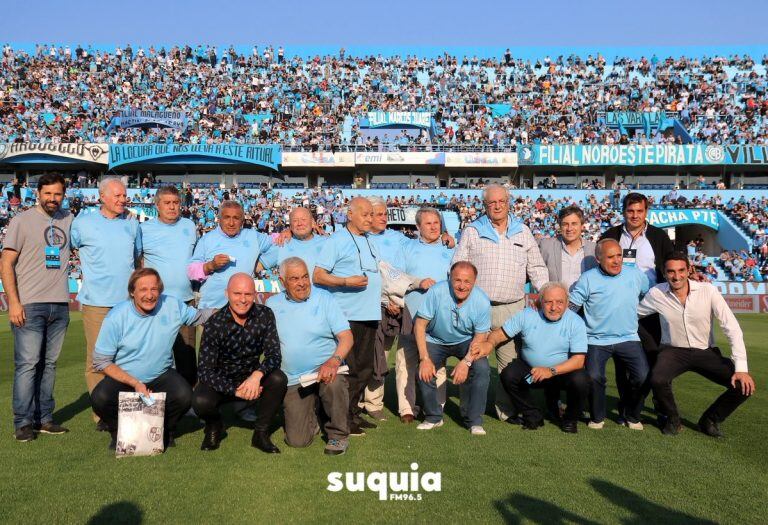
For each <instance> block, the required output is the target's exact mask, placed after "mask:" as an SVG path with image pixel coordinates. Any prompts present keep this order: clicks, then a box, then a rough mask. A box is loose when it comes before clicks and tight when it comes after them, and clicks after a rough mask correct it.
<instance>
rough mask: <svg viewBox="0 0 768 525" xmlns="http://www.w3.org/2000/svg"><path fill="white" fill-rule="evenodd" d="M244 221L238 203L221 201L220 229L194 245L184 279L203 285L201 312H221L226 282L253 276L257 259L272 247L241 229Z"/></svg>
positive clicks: (259, 236) (258, 235) (261, 237)
mask: <svg viewBox="0 0 768 525" xmlns="http://www.w3.org/2000/svg"><path fill="white" fill-rule="evenodd" d="M244 219H245V214H244V212H243V207H242V206H241V205H240V203H238V202H235V201H224V202H223V203H222V204H221V208H219V227H218V228H216V229H215V230H212V231H209V232H208V233H206V234H205V235H203V236H202V237H201V238H200V240H199V241H198V242H197V246H196V247H195V252H194V253H193V255H192V259H191V260H190V262H189V265H188V266H187V276H188V277H189V278H190V279H192V280H199V281H203V285H202V286H201V288H200V304H199V305H198V306H199V307H200V308H223V307H224V305H226V304H227V296H226V289H227V283H228V282H229V278H230V277H231V276H232V275H234V274H236V273H240V272H242V273H246V274H248V275H250V276H253V275H254V271H255V269H256V264H257V262H258V261H259V257H260V256H261V255H262V254H263V253H265V252H266V251H267V250H268V249H269V248H270V246H272V240H271V239H270V238H269V237H268V236H267V235H265V234H263V233H261V232H258V231H256V230H252V229H250V228H246V229H244V228H243V221H244Z"/></svg>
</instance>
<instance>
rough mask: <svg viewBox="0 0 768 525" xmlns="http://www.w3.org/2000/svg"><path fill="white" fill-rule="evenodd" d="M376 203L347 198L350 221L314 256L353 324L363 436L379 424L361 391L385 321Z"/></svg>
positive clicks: (357, 432)
mask: <svg viewBox="0 0 768 525" xmlns="http://www.w3.org/2000/svg"><path fill="white" fill-rule="evenodd" d="M372 223H373V206H372V205H371V203H370V202H368V200H367V199H365V198H364V197H355V198H354V199H352V200H351V201H350V203H349V210H348V212H347V224H346V227H345V228H344V229H342V230H339V231H337V232H336V233H334V234H333V235H331V236H330V238H328V240H327V241H326V242H325V244H324V246H323V248H322V250H321V251H320V254H319V255H318V257H317V259H316V261H315V270H314V275H313V281H314V283H315V284H316V285H317V286H320V287H324V288H325V289H327V290H328V291H329V292H331V293H332V294H333V296H334V299H336V302H338V304H339V306H341V310H342V312H344V315H345V316H346V318H347V320H348V321H349V325H350V328H351V329H352V337H353V338H354V344H353V346H352V350H351V351H350V353H349V355H347V358H346V361H347V365H348V366H349V376H348V380H349V434H350V435H351V436H361V435H364V434H365V430H364V429H365V428H375V427H376V424H375V423H371V422H369V421H367V420H365V419H363V418H362V416H361V412H362V409H361V408H360V406H359V403H360V400H361V399H362V395H363V391H364V390H365V387H366V386H367V385H368V383H369V382H370V380H371V378H372V377H373V364H374V340H375V338H376V329H377V328H378V326H379V321H380V320H381V275H380V274H379V268H378V260H379V255H378V250H377V248H376V245H375V244H374V243H372V242H371V241H370V240H369V239H368V232H370V231H371V227H372Z"/></svg>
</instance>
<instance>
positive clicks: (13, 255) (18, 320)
mask: <svg viewBox="0 0 768 525" xmlns="http://www.w3.org/2000/svg"><path fill="white" fill-rule="evenodd" d="M18 259H19V252H17V251H16V250H12V249H10V248H5V249H4V250H3V254H2V258H0V280H2V282H3V289H4V290H5V294H6V296H7V297H8V320H9V321H10V322H11V324H13V325H14V326H16V327H19V328H21V327H22V326H24V323H25V322H26V320H27V316H26V314H25V313H24V306H23V305H22V304H21V300H20V299H19V290H18V288H17V286H16V262H17V261H18Z"/></svg>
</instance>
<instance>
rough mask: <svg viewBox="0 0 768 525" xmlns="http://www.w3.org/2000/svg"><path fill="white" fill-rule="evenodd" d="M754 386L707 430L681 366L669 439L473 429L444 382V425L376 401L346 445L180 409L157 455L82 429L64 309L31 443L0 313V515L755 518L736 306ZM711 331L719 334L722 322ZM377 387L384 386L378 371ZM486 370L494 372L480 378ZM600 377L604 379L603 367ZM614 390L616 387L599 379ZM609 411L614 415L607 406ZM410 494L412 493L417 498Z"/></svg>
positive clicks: (699, 389)
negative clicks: (407, 482) (42, 416)
mask: <svg viewBox="0 0 768 525" xmlns="http://www.w3.org/2000/svg"><path fill="white" fill-rule="evenodd" d="M739 320H740V322H741V325H742V327H743V329H744V333H745V337H746V343H747V350H748V352H749V364H750V371H751V373H752V374H753V376H754V378H755V380H756V383H757V394H756V395H755V396H754V397H753V399H751V400H749V401H748V402H747V403H746V404H745V405H743V406H742V407H741V408H740V409H739V410H738V411H737V412H736V413H735V414H734V416H733V417H732V418H731V419H730V420H729V421H727V422H726V423H725V424H724V425H723V430H724V432H725V433H726V438H725V439H722V440H715V439H712V438H709V437H707V436H704V435H702V434H701V433H699V432H698V431H697V430H696V429H695V422H696V421H697V420H698V417H699V415H700V414H701V412H702V411H703V410H704V408H705V407H706V406H707V405H708V404H709V403H710V402H711V401H712V400H713V399H714V398H715V396H717V395H718V394H719V392H720V391H721V388H720V387H718V386H716V385H713V384H711V383H709V382H708V381H706V380H704V379H702V378H700V377H698V376H696V375H693V374H687V375H685V376H684V377H683V378H681V379H679V380H678V381H677V382H676V383H675V391H676V393H677V396H678V403H679V406H680V409H681V412H682V415H683V418H684V424H685V430H684V431H683V432H682V433H681V434H680V435H679V436H677V437H673V438H669V437H665V436H662V435H661V433H660V432H659V431H658V430H657V429H656V428H655V427H653V426H652V425H650V424H647V425H646V430H645V431H643V432H637V431H632V430H629V429H626V428H623V427H619V426H617V425H616V423H615V422H613V421H609V422H608V424H607V425H606V427H605V429H603V430H602V431H591V430H589V429H587V428H586V426H585V425H583V424H582V425H579V433H578V434H577V435H567V434H563V433H562V432H560V430H559V429H558V428H557V427H555V426H553V425H551V424H547V426H545V427H544V428H543V429H541V430H539V431H537V432H524V431H522V430H521V429H520V428H519V427H515V426H512V425H509V424H506V423H500V422H499V421H497V420H496V419H494V418H492V417H490V416H486V424H485V428H486V430H487V431H488V435H487V436H475V437H473V436H470V435H469V432H468V431H467V430H465V429H463V428H462V427H461V426H460V425H459V424H458V423H457V422H456V421H457V419H458V417H459V416H458V407H457V403H458V401H457V391H456V390H455V389H453V388H452V389H451V390H450V395H451V398H450V400H449V403H448V405H447V410H446V412H447V418H446V424H445V426H443V427H442V428H440V429H437V430H434V431H431V432H426V433H424V432H418V431H416V429H415V426H414V425H410V426H405V425H403V424H401V423H400V422H399V420H398V418H397V417H396V416H395V415H393V413H392V412H390V411H391V410H393V409H394V408H395V405H396V402H395V399H394V396H392V395H391V394H392V391H391V388H390V394H388V396H387V407H388V416H389V419H388V421H385V422H383V423H382V424H381V425H380V427H379V428H378V429H376V430H372V431H369V433H368V435H366V436H364V437H359V438H351V446H350V449H349V451H348V453H347V454H346V455H344V456H340V457H327V456H324V455H323V443H322V442H321V441H320V440H318V441H316V442H315V443H314V444H313V445H312V446H311V447H309V448H307V449H302V450H295V449H289V448H288V447H287V446H284V445H283V443H282V436H283V433H282V430H281V429H279V428H278V429H276V430H275V432H274V434H273V440H274V441H275V443H276V444H278V445H279V446H280V447H281V449H282V451H283V453H282V454H280V455H278V456H267V455H265V454H262V453H261V452H259V451H257V450H255V449H252V448H251V447H250V446H249V444H250V436H251V431H250V430H249V429H248V428H247V424H245V423H241V422H238V420H237V419H235V418H234V416H232V415H231V414H230V415H229V419H228V421H229V423H230V424H231V425H233V426H231V427H230V429H229V437H228V438H227V439H225V440H224V442H223V443H222V447H221V449H219V450H218V451H215V452H208V453H204V452H201V451H200V450H199V446H200V441H201V440H202V430H201V428H202V425H201V424H200V423H199V422H197V421H196V420H195V419H192V418H185V419H184V420H183V422H182V425H181V428H180V431H181V432H182V434H183V435H181V436H180V437H179V438H178V439H177V447H176V448H174V449H171V450H170V451H169V452H167V453H166V454H164V455H162V456H157V457H151V458H126V459H120V460H117V459H115V458H114V456H113V454H112V453H110V452H109V451H108V450H107V442H108V436H107V435H106V434H104V433H97V432H95V431H94V425H93V422H92V420H91V416H90V411H89V403H88V397H87V395H86V394H85V393H84V391H85V382H84V378H83V370H82V369H83V360H84V352H85V350H84V342H83V332H82V325H81V321H80V316H79V314H75V315H73V319H72V323H71V325H70V328H69V332H68V335H67V339H66V343H65V347H64V350H63V352H62V355H61V358H60V360H59V366H58V376H57V381H56V401H57V408H56V412H55V416H54V417H55V419H56V420H57V421H58V422H59V423H62V424H64V425H65V426H67V427H69V428H70V429H71V432H70V433H68V434H65V435H63V436H47V435H42V436H40V437H39V438H38V439H37V440H35V441H33V442H30V443H17V442H15V441H14V439H13V437H12V431H13V424H12V411H11V383H12V374H13V351H12V341H11V335H10V331H9V328H8V322H7V316H2V317H0V428H2V432H1V433H0V522H3V523H163V524H165V523H212V522H219V523H256V522H258V523H270V522H271V523H284V522H289V523H310V522H321V523H330V522H337V523H339V522H347V523H368V522H373V523H379V522H381V523H385V522H389V523H392V522H399V523H410V522H433V523H438V522H441V521H442V522H446V523H448V522H453V523H456V522H475V523H478V522H480V523H484V522H511V523H653V522H658V523H692V522H696V523H700V522H724V523H765V521H766V514H765V509H766V497H767V496H768V445H767V443H768V435H767V433H766V431H767V430H768V402H767V401H766V400H767V399H768V397H766V378H767V377H768V374H766V367H767V366H768V338H767V337H766V336H767V335H768V330H766V326H767V325H768V318H766V317H765V316H759V315H741V316H739ZM718 341H719V342H720V343H721V345H722V343H723V338H722V334H719V335H718ZM389 379H390V381H389V383H388V387H391V386H392V385H393V379H394V378H393V377H391V376H390V378H389ZM493 380H494V381H495V380H496V379H495V378H494V379H493ZM609 382H610V383H611V384H613V381H612V380H610V381H609ZM608 394H609V396H610V398H611V402H612V403H613V402H615V396H616V391H615V388H611V389H609V392H608ZM609 417H615V413H613V414H611V416H609ZM414 462H416V463H418V465H419V467H418V472H419V473H420V475H424V474H425V473H427V472H439V473H440V474H441V485H442V486H441V491H440V492H426V491H424V490H420V491H419V492H417V493H413V498H412V499H413V500H412V501H390V500H387V501H379V496H378V494H377V493H374V492H371V491H365V492H349V491H346V490H343V491H341V492H330V491H328V490H327V486H328V479H327V478H328V474H329V473H331V472H341V473H346V472H363V473H366V474H368V473H371V472H410V471H411V467H410V465H411V464H412V463H414ZM418 497H420V498H421V499H420V500H417V498H418Z"/></svg>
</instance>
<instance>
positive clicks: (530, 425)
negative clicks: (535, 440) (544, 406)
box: [523, 419, 544, 430]
mask: <svg viewBox="0 0 768 525" xmlns="http://www.w3.org/2000/svg"><path fill="white" fill-rule="evenodd" d="M543 426H544V421H542V420H541V419H539V420H538V421H523V430H538V429H539V428H541V427H543Z"/></svg>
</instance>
